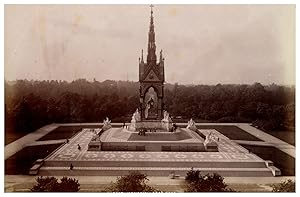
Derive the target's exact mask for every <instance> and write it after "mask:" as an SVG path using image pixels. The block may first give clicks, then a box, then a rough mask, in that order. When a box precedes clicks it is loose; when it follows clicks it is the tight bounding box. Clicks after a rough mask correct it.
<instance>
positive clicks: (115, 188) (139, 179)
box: [104, 172, 159, 192]
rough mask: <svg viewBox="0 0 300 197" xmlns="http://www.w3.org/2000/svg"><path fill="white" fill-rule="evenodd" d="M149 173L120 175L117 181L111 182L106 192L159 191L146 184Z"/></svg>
mask: <svg viewBox="0 0 300 197" xmlns="http://www.w3.org/2000/svg"><path fill="white" fill-rule="evenodd" d="M147 181H149V179H148V178H147V175H145V174H141V173H140V172H131V173H130V174H129V175H126V176H122V177H118V178H117V182H115V183H111V185H110V186H109V187H107V188H106V189H105V190H104V191H105V192H159V191H158V190H156V189H155V188H152V187H150V186H148V185H147V184H146V182H147Z"/></svg>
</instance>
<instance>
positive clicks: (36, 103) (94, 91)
mask: <svg viewBox="0 0 300 197" xmlns="http://www.w3.org/2000/svg"><path fill="white" fill-rule="evenodd" d="M138 93H139V84H138V82H125V81H111V80H106V81H103V82H98V81H96V80H94V81H92V82H90V81H87V80H85V79H79V80H75V81H73V82H66V81H54V80H52V81H28V80H18V81H6V82H5V128H6V129H7V130H11V131H15V132H31V131H33V130H35V129H37V128H39V127H41V126H43V125H45V124H49V123H53V122H56V123H60V122H102V120H103V119H104V118H105V117H106V116H107V117H109V118H110V119H112V121H113V122H123V121H127V122H129V121H130V119H131V116H132V113H133V112H134V111H135V110H136V108H137V107H138V102H139V94H138ZM164 93H165V101H164V102H165V108H166V110H167V111H168V112H169V113H170V114H171V116H172V117H174V121H178V122H179V121H186V120H187V119H189V118H193V119H195V120H197V121H209V122H252V123H254V124H255V125H256V126H258V127H259V128H261V129H264V130H269V131H270V130H274V131H275V130H294V125H295V87H287V86H279V85H275V84H272V85H268V86H263V85H261V84H260V83H255V84H252V85H221V84H218V85H179V84H165V92H164ZM176 117H177V119H176ZM178 117H180V119H179V118H178Z"/></svg>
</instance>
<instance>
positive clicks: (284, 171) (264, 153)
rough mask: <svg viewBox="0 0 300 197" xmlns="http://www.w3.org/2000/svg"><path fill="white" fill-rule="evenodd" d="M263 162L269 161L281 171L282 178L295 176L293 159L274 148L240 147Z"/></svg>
mask: <svg viewBox="0 0 300 197" xmlns="http://www.w3.org/2000/svg"><path fill="white" fill-rule="evenodd" d="M242 146H243V147H244V148H246V149H248V150H249V151H250V152H252V153H254V154H256V155H257V156H259V157H261V158H262V159H264V160H271V161H273V162H274V166H275V167H277V168H279V169H280V170H281V175H283V176H295V158H293V157H291V156H290V155H288V154H286V153H285V152H282V151H281V150H279V149H277V148H275V147H269V146H257V145H256V146H252V145H242Z"/></svg>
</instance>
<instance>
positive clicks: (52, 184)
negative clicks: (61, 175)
mask: <svg viewBox="0 0 300 197" xmlns="http://www.w3.org/2000/svg"><path fill="white" fill-rule="evenodd" d="M36 182H37V184H36V185H34V186H33V188H32V189H31V191H32V192H55V191H58V182H57V178H55V177H42V176H41V177H38V178H36Z"/></svg>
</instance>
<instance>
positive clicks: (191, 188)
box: [185, 169, 233, 192]
mask: <svg viewBox="0 0 300 197" xmlns="http://www.w3.org/2000/svg"><path fill="white" fill-rule="evenodd" d="M185 181H186V190H185V191H186V192H233V190H232V189H230V188H228V186H227V185H226V184H225V182H224V178H223V177H222V176H220V175H219V174H216V173H213V174H206V175H201V173H200V171H199V170H196V171H194V170H193V169H191V170H190V171H188V172H187V175H186V177H185Z"/></svg>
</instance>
